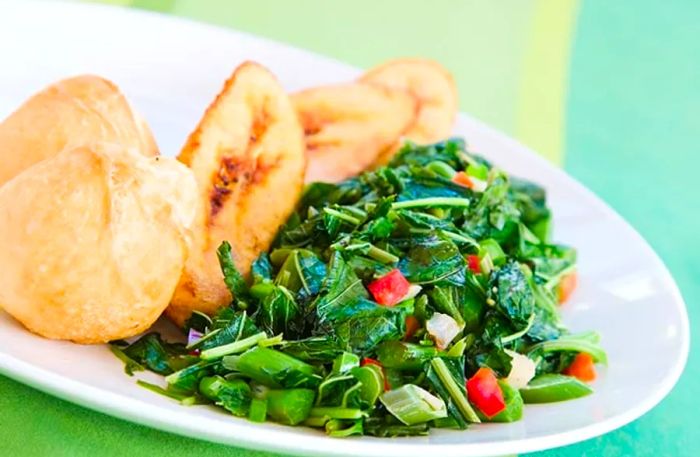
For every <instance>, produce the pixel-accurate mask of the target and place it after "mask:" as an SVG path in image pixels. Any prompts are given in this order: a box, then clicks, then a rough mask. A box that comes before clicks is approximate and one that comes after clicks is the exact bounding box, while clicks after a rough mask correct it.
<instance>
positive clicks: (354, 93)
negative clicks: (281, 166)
mask: <svg viewBox="0 0 700 457" xmlns="http://www.w3.org/2000/svg"><path fill="white" fill-rule="evenodd" d="M292 101H293V102H294V106H295V108H296V110H297V113H298V115H299V119H300V120H301V124H302V126H303V127H304V132H305V134H306V150H307V157H308V160H309V164H308V167H307V170H306V181H307V182H311V181H328V182H337V181H342V180H343V179H345V178H348V177H350V176H354V175H356V174H358V173H360V172H362V171H363V170H365V169H367V168H368V167H369V166H370V165H372V163H374V162H375V161H376V160H377V158H378V157H379V156H380V155H381V154H382V153H383V152H384V151H386V150H387V149H388V148H391V147H392V145H394V144H395V143H396V142H397V141H398V139H399V138H400V136H401V135H402V134H403V132H404V131H405V130H406V128H408V127H409V126H410V125H411V124H412V123H413V121H414V119H415V113H416V111H415V102H414V100H413V99H412V98H411V97H410V96H409V95H407V94H406V93H405V92H403V91H397V90H392V89H387V88H385V87H380V86H375V85H368V84H357V83H349V84H338V85H331V86H323V87H315V88H312V89H307V90H304V91H301V92H298V93H296V94H294V95H293V96H292Z"/></svg>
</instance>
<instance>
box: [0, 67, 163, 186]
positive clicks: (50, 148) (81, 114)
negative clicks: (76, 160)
mask: <svg viewBox="0 0 700 457" xmlns="http://www.w3.org/2000/svg"><path fill="white" fill-rule="evenodd" d="M94 141H104V142H109V143H118V144H121V145H123V146H124V147H127V148H136V149H138V150H139V151H140V152H141V153H143V154H145V155H149V156H153V155H157V154H158V148H157V146H156V143H155V140H154V139H153V136H152V135H151V131H150V130H149V128H148V126H147V125H146V123H145V122H144V121H143V120H142V119H141V117H140V116H139V115H138V114H137V113H135V112H134V111H133V110H132V108H131V106H130V105H129V102H128V101H127V99H126V98H125V97H124V95H123V94H122V93H121V92H120V91H119V88H118V87H117V86H115V85H114V84H113V83H111V82H110V81H107V80H106V79H103V78H100V77H99V76H92V75H83V76H76V77H74V78H68V79H64V80H62V81H59V82H57V83H55V84H52V85H50V86H49V87H47V88H45V89H44V90H42V91H41V92H39V93H37V94H35V95H34V96H32V97H31V98H30V99H29V100H27V101H26V102H24V104H23V105H22V106H20V107H19V108H18V109H17V110H16V111H15V112H14V113H12V114H11V115H10V116H9V117H8V118H7V119H5V120H4V121H3V122H2V123H0V185H2V184H3V183H5V182H7V181H9V180H10V179H12V178H13V177H14V176H16V175H17V174H19V173H20V172H21V171H22V170H25V169H26V168H29V167H30V166H32V165H34V164H35V163H37V162H40V161H42V160H44V159H47V158H49V157H53V156H54V155H56V154H58V153H59V152H61V151H62V150H63V149H64V148H66V147H71V146H81V145H83V144H86V143H90V142H94Z"/></svg>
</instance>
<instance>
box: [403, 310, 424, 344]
mask: <svg viewBox="0 0 700 457" xmlns="http://www.w3.org/2000/svg"><path fill="white" fill-rule="evenodd" d="M419 328H420V322H418V318H417V317H416V316H413V315H410V316H408V317H407V318H406V335H404V338H403V339H404V340H408V339H410V338H411V337H412V336H413V335H414V334H415V333H416V331H418V329H419Z"/></svg>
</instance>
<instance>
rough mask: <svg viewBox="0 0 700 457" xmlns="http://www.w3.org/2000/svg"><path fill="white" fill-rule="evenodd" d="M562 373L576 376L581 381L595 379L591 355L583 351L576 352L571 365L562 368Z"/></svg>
mask: <svg viewBox="0 0 700 457" xmlns="http://www.w3.org/2000/svg"><path fill="white" fill-rule="evenodd" d="M564 374H565V375H568V376H573V377H574V378H578V379H579V380H581V381H583V382H593V381H595V378H596V372H595V366H594V364H593V357H591V355H590V354H586V353H585V352H581V353H579V354H577V355H576V357H575V358H574V361H573V362H571V365H569V366H568V367H567V368H566V370H564Z"/></svg>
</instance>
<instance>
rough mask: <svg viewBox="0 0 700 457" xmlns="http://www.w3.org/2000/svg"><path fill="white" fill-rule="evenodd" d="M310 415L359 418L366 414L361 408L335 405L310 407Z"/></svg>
mask: <svg viewBox="0 0 700 457" xmlns="http://www.w3.org/2000/svg"><path fill="white" fill-rule="evenodd" d="M309 416H310V417H327V418H329V419H361V418H363V417H365V416H367V414H366V413H364V412H363V411H362V410H361V409H357V408H340V407H337V406H318V407H316V408H311V413H310V414H309Z"/></svg>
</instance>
